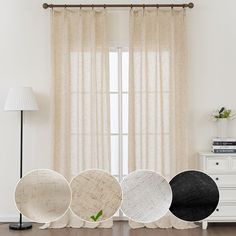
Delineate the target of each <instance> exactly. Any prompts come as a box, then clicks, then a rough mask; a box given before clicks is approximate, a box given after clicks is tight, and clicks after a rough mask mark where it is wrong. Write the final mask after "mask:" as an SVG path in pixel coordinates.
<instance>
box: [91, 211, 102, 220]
mask: <svg viewBox="0 0 236 236" xmlns="http://www.w3.org/2000/svg"><path fill="white" fill-rule="evenodd" d="M102 214H103V212H102V210H100V211H99V212H98V213H97V214H96V215H93V216H90V218H91V219H92V220H93V221H95V222H96V221H97V220H98V218H99V217H101V216H102Z"/></svg>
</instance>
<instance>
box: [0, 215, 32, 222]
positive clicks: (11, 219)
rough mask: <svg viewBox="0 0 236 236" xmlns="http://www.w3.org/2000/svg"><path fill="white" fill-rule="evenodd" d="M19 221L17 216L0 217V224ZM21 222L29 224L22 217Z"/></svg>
mask: <svg viewBox="0 0 236 236" xmlns="http://www.w3.org/2000/svg"><path fill="white" fill-rule="evenodd" d="M18 221H19V215H18V216H0V222H18ZM23 221H25V222H29V220H28V219H25V218H24V217H23Z"/></svg>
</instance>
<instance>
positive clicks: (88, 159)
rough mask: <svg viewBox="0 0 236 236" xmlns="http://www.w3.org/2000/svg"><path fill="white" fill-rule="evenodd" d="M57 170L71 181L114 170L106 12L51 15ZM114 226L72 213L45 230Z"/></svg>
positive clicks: (73, 11)
mask: <svg viewBox="0 0 236 236" xmlns="http://www.w3.org/2000/svg"><path fill="white" fill-rule="evenodd" d="M51 20H52V25H51V27H52V29H51V30H52V58H53V62H52V66H53V68H52V70H53V84H52V94H53V96H52V113H53V116H52V125H53V128H52V133H53V137H52V140H54V142H53V145H52V159H53V169H54V170H56V171H58V172H60V173H62V174H63V175H64V176H65V177H66V178H67V180H68V181H70V180H71V178H72V177H74V176H75V175H77V174H78V173H79V172H81V171H82V170H85V169H90V168H99V169H104V170H107V171H110V111H109V107H110V101H109V77H108V72H109V70H108V46H107V35H106V11H105V10H103V9H102V10H95V9H94V10H93V9H62V10H58V9H55V10H52V12H51ZM66 226H71V227H92V228H93V227H97V226H98V227H111V226H112V221H107V222H105V223H100V224H99V223H85V222H83V221H81V220H79V218H77V217H75V216H74V215H73V214H72V212H70V211H69V212H67V214H66V215H65V216H64V217H62V218H61V219H60V220H58V221H57V222H52V223H50V224H46V225H44V228H46V227H53V228H58V227H66Z"/></svg>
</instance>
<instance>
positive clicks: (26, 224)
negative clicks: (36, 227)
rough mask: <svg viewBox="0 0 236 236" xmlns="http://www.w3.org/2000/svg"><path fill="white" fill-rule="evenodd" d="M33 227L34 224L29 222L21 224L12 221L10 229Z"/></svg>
mask: <svg viewBox="0 0 236 236" xmlns="http://www.w3.org/2000/svg"><path fill="white" fill-rule="evenodd" d="M31 228H32V224H31V223H29V222H22V223H21V224H20V223H19V222H18V223H12V224H10V225H9V229H13V230H26V229H31Z"/></svg>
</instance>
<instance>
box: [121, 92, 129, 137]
mask: <svg viewBox="0 0 236 236" xmlns="http://www.w3.org/2000/svg"><path fill="white" fill-rule="evenodd" d="M128 99H129V96H128V94H123V95H122V122H123V123H122V125H123V127H122V129H123V130H122V132H123V133H128V121H129V115H128V114H129V101H128Z"/></svg>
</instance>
